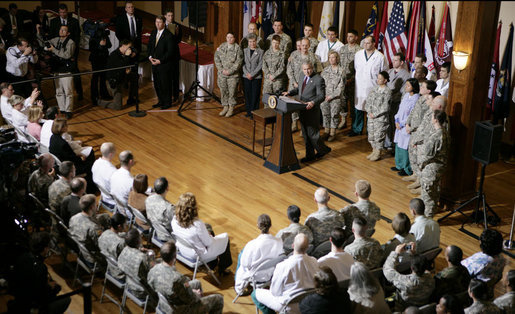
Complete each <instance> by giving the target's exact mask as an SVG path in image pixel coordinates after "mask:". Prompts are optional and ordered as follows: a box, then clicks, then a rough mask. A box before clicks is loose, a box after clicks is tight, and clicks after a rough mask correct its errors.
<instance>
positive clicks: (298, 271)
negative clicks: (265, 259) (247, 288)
mask: <svg viewBox="0 0 515 314" xmlns="http://www.w3.org/2000/svg"><path fill="white" fill-rule="evenodd" d="M308 245H309V244H308V237H307V236H306V235H305V234H303V233H299V234H297V235H296V236H295V240H294V243H293V255H291V256H290V257H288V259H286V260H284V261H283V262H281V263H279V264H277V266H276V267H275V270H274V274H273V275H272V283H271V285H270V289H269V290H268V289H256V291H254V292H252V301H254V303H255V304H256V306H257V307H258V308H259V309H260V310H261V311H262V312H263V313H265V314H268V313H275V312H274V311H279V310H281V308H282V307H283V306H284V304H285V302H286V301H287V300H288V299H289V297H290V296H292V295H294V294H295V293H297V292H299V291H302V290H305V289H312V288H314V287H315V283H314V280H313V278H314V276H315V273H316V272H317V271H318V263H317V260H316V259H315V258H314V257H311V256H308V255H307V254H306V250H307V249H308ZM297 307H298V304H293V305H290V310H295V308H297ZM297 312H298V310H297Z"/></svg>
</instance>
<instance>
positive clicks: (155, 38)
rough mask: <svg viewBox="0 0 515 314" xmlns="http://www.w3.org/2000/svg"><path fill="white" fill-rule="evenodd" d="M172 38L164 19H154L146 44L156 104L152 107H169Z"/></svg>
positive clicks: (160, 17)
mask: <svg viewBox="0 0 515 314" xmlns="http://www.w3.org/2000/svg"><path fill="white" fill-rule="evenodd" d="M172 56H173V38H172V34H171V33H170V31H169V30H167V29H165V18H164V17H163V16H158V17H156V29H154V30H153V31H152V34H150V40H149V42H148V59H149V60H150V63H152V76H153V78H154V89H155V90H156V95H157V99H158V102H157V104H155V105H153V106H152V107H154V108H157V107H161V109H168V108H170V107H171V106H172V105H171V95H170V74H171V73H170V71H171V69H172Z"/></svg>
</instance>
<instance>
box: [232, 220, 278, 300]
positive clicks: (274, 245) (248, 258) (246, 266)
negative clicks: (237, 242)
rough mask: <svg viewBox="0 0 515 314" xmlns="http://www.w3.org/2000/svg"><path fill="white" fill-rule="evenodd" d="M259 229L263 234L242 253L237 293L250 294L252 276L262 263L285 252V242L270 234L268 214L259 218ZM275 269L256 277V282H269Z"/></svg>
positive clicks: (236, 283)
mask: <svg viewBox="0 0 515 314" xmlns="http://www.w3.org/2000/svg"><path fill="white" fill-rule="evenodd" d="M257 227H258V228H259V230H260V231H261V234H260V235H259V236H258V237H257V238H256V239H254V240H252V241H250V242H249V243H247V245H245V247H244V248H243V250H242V251H241V253H240V257H239V261H238V267H237V268H236V276H235V279H234V281H235V282H234V290H235V291H236V293H242V291H246V292H244V293H243V295H248V294H250V287H251V285H250V280H249V279H250V276H251V275H252V273H253V271H254V270H255V269H256V268H257V267H259V265H261V264H262V263H264V262H266V261H268V260H271V259H274V258H276V257H278V256H279V255H281V254H284V251H283V241H282V240H281V239H278V238H276V237H274V236H273V235H271V234H270V233H269V231H270V227H272V220H271V219H270V216H268V215H267V214H262V215H260V216H259V217H258V220H257ZM273 272H274V269H273V268H271V269H266V270H263V271H262V272H260V273H257V274H255V275H254V278H255V279H256V282H267V281H269V280H270V278H272V274H273Z"/></svg>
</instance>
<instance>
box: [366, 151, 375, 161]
mask: <svg viewBox="0 0 515 314" xmlns="http://www.w3.org/2000/svg"><path fill="white" fill-rule="evenodd" d="M374 152H375V150H372V152H371V153H370V154H368V156H367V159H369V160H370V157H372V156H374Z"/></svg>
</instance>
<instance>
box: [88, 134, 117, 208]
mask: <svg viewBox="0 0 515 314" xmlns="http://www.w3.org/2000/svg"><path fill="white" fill-rule="evenodd" d="M100 152H101V153H102V157H100V158H98V159H97V160H95V162H94V163H93V166H92V167H91V173H92V175H93V182H95V184H96V185H99V186H101V187H103V188H104V189H105V190H106V191H108V192H109V191H110V190H111V176H112V175H113V173H114V172H115V171H116V167H115V166H114V165H113V163H112V160H113V158H114V155H115V154H116V148H115V146H114V144H113V143H111V142H106V143H102V145H101V146H100ZM102 202H103V203H104V204H105V205H106V206H108V207H109V208H111V209H113V208H114V205H115V204H116V203H115V201H114V200H113V199H112V198H111V197H110V196H108V195H105V194H104V193H102Z"/></svg>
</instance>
